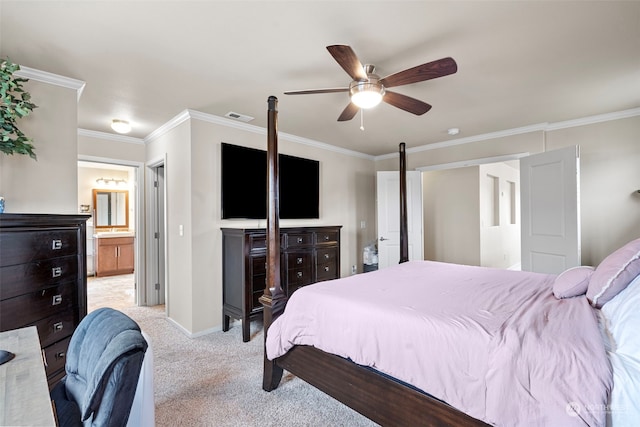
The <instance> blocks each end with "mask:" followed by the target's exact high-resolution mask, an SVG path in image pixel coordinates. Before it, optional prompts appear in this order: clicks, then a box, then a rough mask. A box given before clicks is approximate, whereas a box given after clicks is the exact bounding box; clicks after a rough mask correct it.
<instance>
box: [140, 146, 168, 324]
mask: <svg viewBox="0 0 640 427" xmlns="http://www.w3.org/2000/svg"><path fill="white" fill-rule="evenodd" d="M146 166H147V167H146V169H145V174H146V175H147V181H146V182H147V186H146V190H147V199H146V200H147V218H149V221H148V222H147V224H146V232H147V233H146V236H147V238H146V242H145V244H146V247H147V253H148V255H149V256H148V257H147V263H146V267H147V271H148V274H147V281H148V283H147V298H148V300H149V301H150V302H152V303H153V304H152V305H157V304H159V303H160V298H159V295H160V294H159V293H157V292H156V289H155V283H153V282H154V281H155V280H154V279H155V275H154V273H153V272H155V271H158V269H159V265H158V264H159V262H158V258H159V255H160V254H159V251H160V250H163V252H164V254H163V256H164V260H165V262H164V288H162V286H161V288H160V289H159V291H160V292H161V293H162V295H163V297H164V298H163V299H164V305H165V313H169V304H170V301H169V298H168V295H169V280H168V278H169V272H168V268H169V267H168V263H167V240H166V236H167V186H166V179H167V156H166V154H165V155H163V156H162V157H159V158H156V159H153V160H151V161H149V162H147V165H146ZM160 166H163V167H164V180H165V185H164V189H163V190H164V205H163V210H164V212H163V213H164V215H163V216H164V224H162V228H163V233H164V236H165V239H164V247H163V248H161V249H160V248H158V247H157V245H156V240H155V237H154V235H153V233H154V230H155V226H156V221H157V212H156V209H157V200H156V194H155V188H154V178H155V173H156V169H157V168H158V167H160Z"/></svg>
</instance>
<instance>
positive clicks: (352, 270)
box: [351, 265, 358, 274]
mask: <svg viewBox="0 0 640 427" xmlns="http://www.w3.org/2000/svg"><path fill="white" fill-rule="evenodd" d="M357 272H358V270H356V266H355V265H352V266H351V274H356V273H357Z"/></svg>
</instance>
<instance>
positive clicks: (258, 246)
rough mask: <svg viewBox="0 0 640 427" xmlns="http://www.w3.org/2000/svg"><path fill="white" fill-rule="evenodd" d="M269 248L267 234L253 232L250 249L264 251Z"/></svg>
mask: <svg viewBox="0 0 640 427" xmlns="http://www.w3.org/2000/svg"><path fill="white" fill-rule="evenodd" d="M266 248H267V235H266V234H252V235H250V236H249V251H251V252H253V251H263V250H265V249H266Z"/></svg>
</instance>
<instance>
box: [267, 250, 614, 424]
mask: <svg viewBox="0 0 640 427" xmlns="http://www.w3.org/2000/svg"><path fill="white" fill-rule="evenodd" d="M554 278H555V276H553V275H545V274H537V273H529V272H521V271H509V270H499V269H490V268H483V267H471V266H461V265H455V264H445V263H438V262H430V261H412V262H408V263H404V264H401V265H398V266H394V267H390V268H386V269H383V270H379V271H376V272H371V273H367V274H360V275H355V276H350V277H347V278H343V279H338V280H332V281H328V282H321V283H317V284H314V285H311V286H307V287H304V288H301V289H299V290H298V291H296V292H295V293H294V294H293V296H292V297H291V299H290V300H289V302H288V304H287V307H286V310H285V313H284V314H283V315H282V316H281V317H279V318H278V319H277V320H276V321H275V322H274V323H273V324H272V325H271V327H270V329H269V331H268V334H267V340H266V350H267V357H268V358H269V359H273V358H276V357H278V356H281V355H282V354H284V353H286V352H287V351H288V350H289V349H290V348H291V347H292V346H293V345H311V346H314V347H316V348H319V349H321V350H324V351H326V352H328V353H333V354H337V355H339V356H343V357H346V358H350V359H351V360H353V361H354V362H356V363H359V364H361V365H366V366H370V367H373V368H375V369H377V370H379V371H381V372H384V373H386V374H389V375H391V376H393V377H395V378H398V379H400V380H402V381H405V382H407V383H409V384H412V385H414V386H416V387H418V388H419V389H421V390H424V391H425V392H427V393H429V394H431V395H432V396H435V397H437V398H439V399H442V400H444V401H445V402H447V403H449V404H450V405H452V406H454V407H456V408H458V409H459V410H461V411H463V412H466V413H467V414H469V415H471V416H473V417H475V418H478V419H481V420H484V421H485V422H488V423H491V424H495V425H500V426H523V425H540V426H542V425H544V426H571V425H592V426H598V425H605V418H606V412H605V409H606V404H607V397H608V394H609V390H610V389H611V386H612V373H611V368H610V364H609V362H608V360H607V357H606V353H605V349H604V345H603V341H602V338H601V335H600V331H599V328H598V323H597V319H596V315H595V313H594V309H592V308H591V307H590V306H589V304H588V302H587V300H586V298H585V297H577V298H570V299H564V300H558V299H556V298H555V297H554V296H553V294H552V284H553V279H554ZM571 408H575V410H572V409H571Z"/></svg>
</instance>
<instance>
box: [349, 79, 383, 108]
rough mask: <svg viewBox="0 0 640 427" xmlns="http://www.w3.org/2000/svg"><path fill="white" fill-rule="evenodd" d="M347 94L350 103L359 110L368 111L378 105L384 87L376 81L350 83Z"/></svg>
mask: <svg viewBox="0 0 640 427" xmlns="http://www.w3.org/2000/svg"><path fill="white" fill-rule="evenodd" d="M349 93H350V94H351V102H353V103H354V104H355V105H356V106H358V107H359V108H364V109H368V108H373V107H375V106H376V105H378V104H380V102H381V101H382V97H383V96H384V87H383V86H382V85H381V84H380V83H378V82H377V81H376V82H371V81H364V82H363V81H360V82H352V83H351V85H350V86H349Z"/></svg>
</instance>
